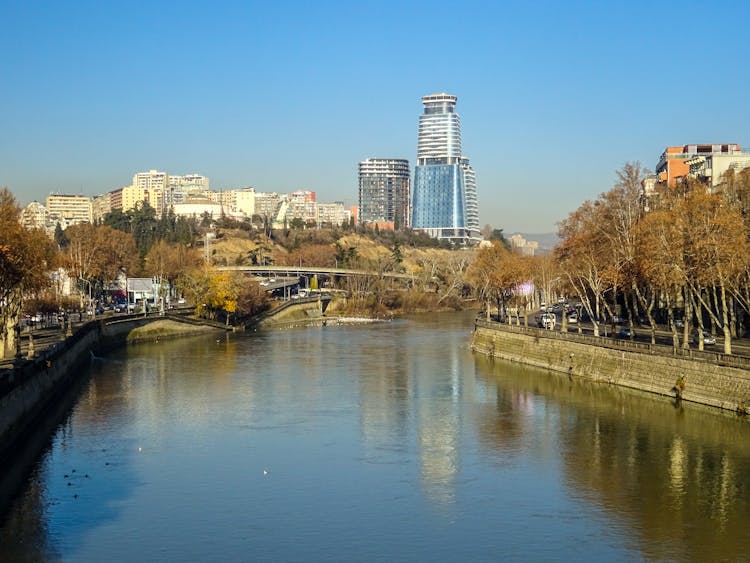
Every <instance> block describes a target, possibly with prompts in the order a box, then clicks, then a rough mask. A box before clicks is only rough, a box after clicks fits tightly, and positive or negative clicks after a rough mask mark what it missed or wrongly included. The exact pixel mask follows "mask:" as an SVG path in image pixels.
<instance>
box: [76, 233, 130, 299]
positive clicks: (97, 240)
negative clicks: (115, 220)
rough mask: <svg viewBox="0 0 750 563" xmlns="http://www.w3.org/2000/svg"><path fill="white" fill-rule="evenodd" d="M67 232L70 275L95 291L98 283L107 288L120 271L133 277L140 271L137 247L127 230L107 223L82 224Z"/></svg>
mask: <svg viewBox="0 0 750 563" xmlns="http://www.w3.org/2000/svg"><path fill="white" fill-rule="evenodd" d="M65 234H66V237H67V239H68V246H67V248H66V249H65V264H66V266H67V268H68V271H69V274H70V276H71V277H73V278H75V279H76V280H78V281H79V282H81V283H82V284H84V285H87V286H88V288H89V289H90V290H92V292H93V290H94V287H96V285H99V286H100V287H104V285H106V284H107V283H109V282H112V281H114V280H116V279H117V277H118V276H119V275H120V273H125V274H126V275H129V276H133V275H135V274H136V272H137V271H138V270H139V257H138V249H137V248H136V246H135V241H134V240H133V237H132V236H130V235H129V234H128V233H124V232H122V231H119V230H117V229H113V228H112V227H107V226H106V225H100V226H94V225H91V224H89V223H82V224H79V225H72V226H70V227H68V228H67V229H66V231H65ZM81 289H83V288H81ZM81 300H83V293H81Z"/></svg>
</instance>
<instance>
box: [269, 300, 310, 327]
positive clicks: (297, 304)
mask: <svg viewBox="0 0 750 563" xmlns="http://www.w3.org/2000/svg"><path fill="white" fill-rule="evenodd" d="M323 320H324V318H323V307H322V303H321V301H320V300H318V299H315V298H310V299H300V300H295V301H288V302H286V303H285V304H284V305H282V306H281V307H278V308H276V309H274V310H272V311H268V312H267V313H266V314H264V315H262V318H260V319H258V321H257V322H256V323H255V326H260V327H263V328H269V327H285V328H289V327H295V326H305V325H310V324H322V322H323Z"/></svg>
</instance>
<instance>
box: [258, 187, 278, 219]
mask: <svg viewBox="0 0 750 563" xmlns="http://www.w3.org/2000/svg"><path fill="white" fill-rule="evenodd" d="M281 200H282V198H281V196H280V195H279V194H277V193H275V192H259V193H256V194H255V213H254V214H255V215H260V216H261V217H270V218H275V217H276V214H277V212H278V210H279V207H280V205H281Z"/></svg>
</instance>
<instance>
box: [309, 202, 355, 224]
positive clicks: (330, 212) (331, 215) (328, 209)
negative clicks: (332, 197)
mask: <svg viewBox="0 0 750 563" xmlns="http://www.w3.org/2000/svg"><path fill="white" fill-rule="evenodd" d="M317 208H318V209H317V210H318V218H317V220H316V223H317V224H318V225H319V226H321V227H322V226H325V227H340V226H341V225H342V224H344V223H347V222H348V221H349V217H350V216H351V215H350V213H349V210H348V209H347V208H346V207H344V204H343V202H340V201H337V202H334V203H318V204H317Z"/></svg>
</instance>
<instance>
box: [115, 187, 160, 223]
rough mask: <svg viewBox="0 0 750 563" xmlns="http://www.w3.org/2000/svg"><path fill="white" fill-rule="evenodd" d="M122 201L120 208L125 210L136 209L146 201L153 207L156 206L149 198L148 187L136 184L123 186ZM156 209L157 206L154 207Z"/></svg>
mask: <svg viewBox="0 0 750 563" xmlns="http://www.w3.org/2000/svg"><path fill="white" fill-rule="evenodd" d="M120 202H121V207H120V209H122V210H123V212H124V211H130V210H131V209H136V208H137V207H139V206H142V205H143V203H144V202H146V203H148V204H149V205H150V206H151V207H154V205H153V204H152V203H151V200H150V199H149V192H148V189H147V188H144V187H142V186H139V185H135V184H133V185H132V186H125V187H124V188H122V190H121V191H120ZM113 207H114V205H113ZM154 209H156V208H155V207H154ZM157 215H158V212H157Z"/></svg>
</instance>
